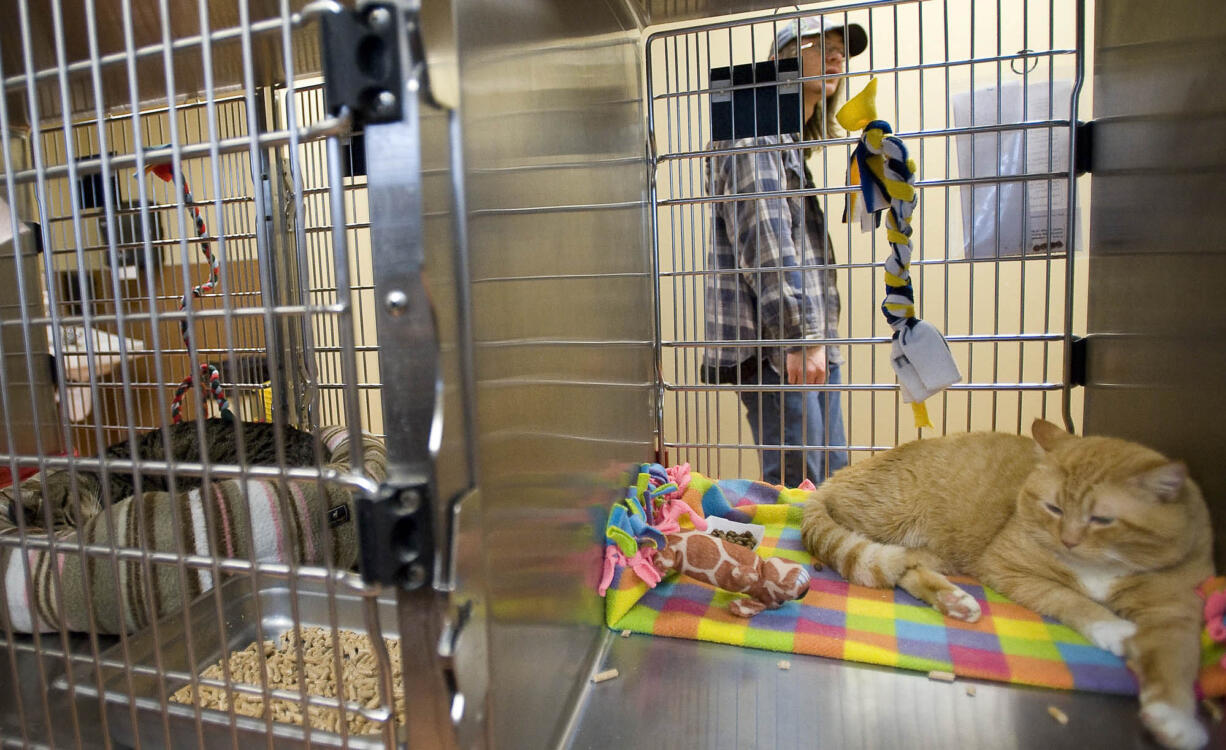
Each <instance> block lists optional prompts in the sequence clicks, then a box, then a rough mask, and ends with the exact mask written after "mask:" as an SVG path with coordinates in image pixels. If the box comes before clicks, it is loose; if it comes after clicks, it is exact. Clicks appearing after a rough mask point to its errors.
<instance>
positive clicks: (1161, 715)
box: [1141, 703, 1209, 750]
mask: <svg viewBox="0 0 1226 750" xmlns="http://www.w3.org/2000/svg"><path fill="white" fill-rule="evenodd" d="M1141 721H1142V722H1144V723H1145V727H1146V728H1147V729H1149V731H1150V732H1153V735H1154V737H1155V738H1156V739H1157V740H1158V741H1159V742H1161V743H1162V744H1163V746H1165V747H1169V748H1172V749H1173V750H1199V748H1202V747H1204V746H1205V745H1207V744H1209V733H1208V732H1206V731H1205V728H1204V727H1203V726H1201V723H1200V722H1199V721H1197V720H1196V717H1195V716H1191V715H1189V714H1185V713H1183V712H1182V711H1180V710H1179V709H1177V708H1175V707H1174V706H1172V705H1171V704H1169V703H1150V704H1149V705H1147V706H1145V707H1144V708H1142V709H1141Z"/></svg>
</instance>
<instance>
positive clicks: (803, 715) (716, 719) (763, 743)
mask: <svg viewBox="0 0 1226 750" xmlns="http://www.w3.org/2000/svg"><path fill="white" fill-rule="evenodd" d="M781 659H787V660H788V661H789V662H790V663H791V668H790V669H788V670H783V669H780V668H779V666H778V662H779V660H781ZM609 667H615V668H617V670H618V671H619V672H620V674H619V676H618V677H617V678H616V679H613V680H609V681H607V682H602V683H599V684H593V685H591V686H590V689H589V691H588V695H587V696H586V705H585V706H584V708H583V712H582V714H581V718H580V721H579V725H578V729H577V731H576V732H575V736H574V739H573V741H572V743H571V745H570V747H571V748H573V749H574V750H588V749H590V750H603V749H604V748H611V747H622V748H647V747H652V748H670V749H679V748H704V749H705V748H727V750H749V749H751V748H763V749H764V750H767V749H770V750H788V749H789V748H805V749H806V750H812V749H813V748H883V749H887V750H893V748H908V750H923V749H925V748H933V749H934V750H947V749H948V748H954V747H956V748H968V749H972V748H973V749H978V748H992V749H996V748H1000V749H1001V750H1008V749H1011V748H1042V750H1055V749H1056V748H1078V749H1087V748H1112V750H1125V749H1131V748H1146V749H1150V748H1158V745H1157V744H1155V743H1154V742H1153V740H1151V739H1149V738H1148V737H1147V736H1146V735H1145V733H1144V731H1143V730H1142V728H1141V724H1140V720H1139V719H1138V718H1137V703H1136V699H1134V698H1125V697H1120V696H1110V695H1097V694H1092V693H1074V692H1066V691H1058V690H1045V689H1038V688H1025V687H1020V686H1014V685H1005V684H1002V683H992V682H980V681H972V680H963V679H959V680H958V681H956V682H953V683H944V682H935V681H932V680H929V679H928V677H927V675H925V674H923V673H920V672H910V671H903V670H894V669H888V668H883V667H874V666H870V665H863V664H855V663H852V662H844V661H837V660H831V659H823V658H820V657H814V656H799V655H795V654H780V653H775V652H770V651H760V650H757V649H748V648H737V647H733V646H723V645H720V644H715V643H703V642H699V641H686V640H678V639H672V638H656V637H650V636H643V635H637V634H635V635H632V636H630V637H629V638H621V637H618V636H617V635H616V634H611V643H610V644H609V650H608V654H607V656H606V658H605V660H604V663H603V664H602V666H601V668H602V669H604V668H609ZM971 685H974V687H975V695H974V696H970V695H967V692H966V689H967V687H969V686H971ZM1048 706H1055V707H1057V708H1059V709H1060V710H1062V711H1064V713H1065V714H1067V715H1068V717H1069V722H1068V725H1067V726H1062V725H1060V724H1059V723H1057V722H1056V721H1055V720H1054V719H1053V718H1052V717H1051V715H1049V714H1048V712H1047V708H1048ZM1213 733H1214V742H1213V743H1211V744H1212V746H1214V747H1226V732H1223V729H1222V725H1217V726H1215V727H1214V728H1213Z"/></svg>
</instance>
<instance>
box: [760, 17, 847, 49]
mask: <svg viewBox="0 0 1226 750" xmlns="http://www.w3.org/2000/svg"><path fill="white" fill-rule="evenodd" d="M839 15H840V16H841V15H842V14H839ZM798 26H799V31H800V36H801V37H802V38H803V37H809V36H816V35H819V34H824V33H826V32H827V31H838V32H840V33H841V34H842V35H843V44H844V46H845V47H846V48H847V56H848V57H855V56H856V55H858V54H860V53H861V52H863V51H864V50H865V49H867V48H868V32H866V31H865V30H864V27H863V26H861V25H860V24H858V23H848V24H844V23H843V22H842V20H841V19H840V20H836V19H834V18H824V17H823V18H818V17H816V16H804V17H802V18H798V19H793V20H791V21H786V22H782V23H780V24H779V31H778V32H776V34H775V43H774V45H773V46H771V57H774V56H775V55H777V54H778V53H779V50H781V49H783V48H784V46H785V45H787V43H788V42H790V41H792V40H793V39H795V38H796V32H797V27H798Z"/></svg>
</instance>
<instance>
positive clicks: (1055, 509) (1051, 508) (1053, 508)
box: [1043, 503, 1064, 516]
mask: <svg viewBox="0 0 1226 750" xmlns="http://www.w3.org/2000/svg"><path fill="white" fill-rule="evenodd" d="M1043 507H1044V508H1047V512H1048V513H1051V514H1052V515H1053V516H1062V515H1064V511H1063V510H1061V509H1060V506H1058V505H1052V504H1051V503H1043Z"/></svg>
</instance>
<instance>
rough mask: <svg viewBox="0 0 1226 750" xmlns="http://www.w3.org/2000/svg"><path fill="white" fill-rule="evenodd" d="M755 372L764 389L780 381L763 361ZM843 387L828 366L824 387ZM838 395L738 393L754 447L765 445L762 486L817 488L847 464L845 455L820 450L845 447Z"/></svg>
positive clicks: (836, 367)
mask: <svg viewBox="0 0 1226 750" xmlns="http://www.w3.org/2000/svg"><path fill="white" fill-rule="evenodd" d="M758 370H759V373H760V374H759V380H760V381H761V384H762V385H779V384H780V383H781V382H782V380H781V378H780V377H779V373H777V372H775V368H774V367H772V366H770V365H769V364H767V363H766V362H763V363H762V364H761V366H760V367H759V368H758ZM841 382H843V381H842V376H841V373H840V371H839V365H837V364H831V365H830V367H829V369H828V370H827V371H826V383H827V384H829V385H836V384H838V383H841ZM841 396H842V394H840V393H837V392H832V391H820V392H819V391H792V392H784V391H742V392H741V402H742V403H744V404H745V412H746V416H747V417H748V418H749V429H750V431H751V432H752V433H753V439H754V442H755V443H757V444H758V445H761V446H763V448H762V449H761V460H762V480H763V481H765V482H768V483H770V484H786V485H787V486H788V487H795V486H796V485H798V484H800V483H801V481H803V480H804V479H805V478H806V477H807V478H809V479H812V480H813V483H814V484H821V483H822V480H824V479H825V478H826V477H828V476H830V475H831V474H832V473H834V472H835V471H838V470H839V469H841V468H843V467H844V466H846V465H847V451H843V450H822V449H821V448H823V447H845V446H846V445H847V433H846V432H844V431H843V407H842V399H841ZM827 430H829V432H827ZM780 432H782V433H783V434H782V435H780ZM807 448H818V450H807Z"/></svg>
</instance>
